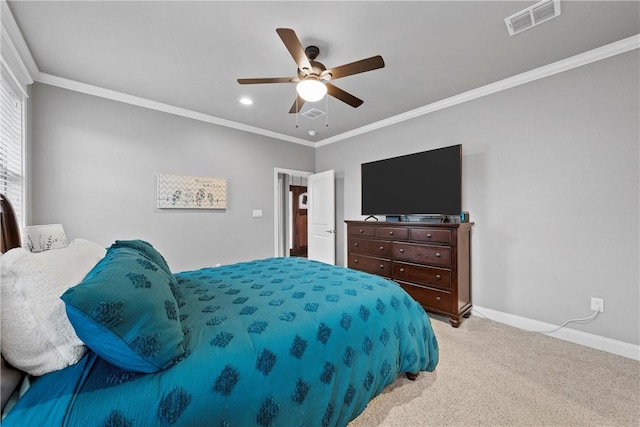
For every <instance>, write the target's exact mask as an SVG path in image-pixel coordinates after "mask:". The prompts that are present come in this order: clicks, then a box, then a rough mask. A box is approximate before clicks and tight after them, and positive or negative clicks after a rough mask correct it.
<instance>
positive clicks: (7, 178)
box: [0, 68, 24, 228]
mask: <svg viewBox="0 0 640 427" xmlns="http://www.w3.org/2000/svg"><path fill="white" fill-rule="evenodd" d="M7 74H8V73H6V71H5V69H4V68H3V69H2V73H0V113H1V114H0V192H2V193H3V194H4V195H6V196H7V197H8V198H9V200H10V201H11V204H12V205H13V209H14V210H15V212H16V217H17V218H18V223H19V224H20V227H21V228H22V226H23V225H24V221H23V218H24V217H23V215H24V167H23V165H24V162H23V134H24V132H23V129H24V126H23V117H24V116H23V108H22V106H23V98H22V96H21V92H20V91H18V90H17V89H16V87H15V85H13V84H12V81H11V79H10V78H9V76H8V75H7Z"/></svg>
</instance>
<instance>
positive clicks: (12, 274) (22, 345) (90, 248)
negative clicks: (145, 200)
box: [0, 239, 106, 375]
mask: <svg viewBox="0 0 640 427" xmlns="http://www.w3.org/2000/svg"><path fill="white" fill-rule="evenodd" d="M105 253H106V249H105V248H103V247H102V246H100V245H98V244H97V243H93V242H90V241H88V240H84V239H76V240H74V241H73V242H71V244H69V246H67V247H66V248H62V249H53V250H49V251H45V252H40V253H31V252H29V251H28V250H26V249H24V248H16V249H12V250H10V251H8V252H7V253H5V254H4V256H2V257H1V258H0V264H1V265H0V271H1V280H0V283H1V288H2V299H1V300H0V301H1V304H2V323H1V331H0V332H1V335H0V339H1V344H0V346H1V350H2V355H3V356H4V357H5V359H6V360H7V362H9V363H10V364H11V365H13V366H14V367H16V368H18V369H21V370H23V371H25V372H27V373H29V374H31V375H43V374H46V373H47V372H52V371H57V370H59V369H62V368H65V367H67V366H69V365H73V364H74V363H77V362H78V361H79V360H80V358H81V357H82V356H83V355H84V354H85V353H86V351H87V349H86V347H85V346H84V345H83V343H82V341H80V339H79V338H78V336H77V335H76V333H75V331H74V329H73V326H71V323H70V322H69V319H68V318H67V314H66V311H65V307H64V302H63V301H62V300H61V299H60V296H61V295H62V294H63V293H64V292H65V291H66V290H67V289H69V288H70V287H73V286H75V285H77V284H78V283H80V282H81V281H82V279H84V277H85V276H86V275H87V273H88V272H89V271H90V270H91V269H92V268H93V267H94V266H95V265H96V264H97V263H98V261H100V260H101V259H102V258H103V257H104V255H105Z"/></svg>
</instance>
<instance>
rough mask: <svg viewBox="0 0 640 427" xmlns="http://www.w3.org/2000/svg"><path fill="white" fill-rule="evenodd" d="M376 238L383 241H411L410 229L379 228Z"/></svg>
mask: <svg viewBox="0 0 640 427" xmlns="http://www.w3.org/2000/svg"><path fill="white" fill-rule="evenodd" d="M376 237H379V238H381V239H399V240H409V229H408V228H406V227H378V233H377V235H376Z"/></svg>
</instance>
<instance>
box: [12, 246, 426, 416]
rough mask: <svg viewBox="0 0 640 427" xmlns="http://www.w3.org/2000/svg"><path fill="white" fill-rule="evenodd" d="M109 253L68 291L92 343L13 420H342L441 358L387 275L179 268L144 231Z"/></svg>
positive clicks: (23, 402) (297, 267)
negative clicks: (176, 269) (404, 377)
mask: <svg viewBox="0 0 640 427" xmlns="http://www.w3.org/2000/svg"><path fill="white" fill-rule="evenodd" d="M79 243H82V244H84V245H85V246H86V245H89V243H86V242H83V241H80V242H78V243H77V244H74V243H72V244H71V245H70V247H72V248H73V247H76V246H78V244H79ZM80 246H82V245H80ZM94 249H95V248H94ZM21 250H22V249H19V248H18V249H14V250H13V251H21ZM65 250H67V249H66V248H65V249H56V250H54V251H65ZM74 250H78V247H76V248H75V249H74ZM13 251H10V252H8V253H6V254H5V255H3V257H2V261H3V263H5V267H7V266H8V267H7V268H6V269H9V270H10V269H11V268H12V262H13V261H12V260H13V259H14V258H16V256H15V255H12V253H13ZM102 251H104V254H103V255H102V256H101V257H98V256H97V254H100V253H101V252H100V251H97V249H96V251H95V253H94V257H95V258H99V260H98V262H97V263H95V262H91V261H89V263H90V264H95V265H93V266H92V267H91V268H90V270H89V272H88V273H86V275H85V276H84V278H83V279H81V281H80V282H79V283H78V284H77V285H75V286H70V287H69V288H68V289H67V290H65V291H64V292H63V293H62V297H61V299H62V300H61V304H62V309H63V310H64V311H65V314H66V318H65V319H63V320H64V321H65V322H66V321H68V322H70V324H71V326H72V327H73V331H74V332H75V333H76V334H77V339H78V340H79V341H81V344H82V349H83V352H82V353H81V354H79V355H77V361H75V362H73V363H68V366H65V367H63V368H61V369H57V370H53V371H51V372H47V373H46V374H43V375H40V376H37V378H35V380H34V381H32V385H31V387H30V388H29V390H28V391H27V392H26V393H25V394H24V395H23V396H22V397H21V398H20V399H19V400H18V401H17V403H16V404H15V406H13V408H12V409H11V411H10V412H9V413H8V414H7V416H6V417H5V418H4V420H3V422H2V424H3V426H5V427H11V426H25V425H29V426H39V425H47V426H53V425H72V426H73V425H78V426H80V425H81V426H157V425H176V426H178V425H180V426H197V425H207V426H218V425H220V426H250V425H256V426H293V425H307V426H334V425H335V426H343V425H346V424H347V423H348V422H349V421H350V420H352V419H354V418H355V417H357V416H358V415H359V414H360V413H361V412H362V411H363V410H364V408H365V407H366V405H367V403H368V402H369V401H370V400H371V399H372V398H373V397H375V396H376V395H377V394H379V393H380V392H381V391H382V389H383V388H384V387H385V386H386V385H388V384H391V383H392V382H394V381H395V379H396V378H397V376H398V375H400V374H407V376H409V377H410V378H415V376H416V375H417V374H418V373H419V372H420V371H433V370H434V369H435V367H436V365H437V362H438V346H437V340H436V337H435V335H434V332H433V329H432V328H431V323H430V319H429V317H428V316H427V314H426V313H425V311H424V309H423V308H422V307H421V306H420V305H419V304H417V303H416V302H415V301H414V300H413V299H412V298H411V297H410V296H409V295H408V294H407V293H406V292H405V291H404V290H402V288H401V287H400V286H398V285H397V284H395V283H394V282H392V281H388V280H386V279H383V278H381V277H378V276H375V275H370V274H367V273H362V272H358V271H355V270H350V269H348V268H343V267H338V266H333V265H327V264H323V263H320V262H315V261H311V260H307V259H304V258H294V257H290V258H267V259H259V260H253V261H249V262H241V263H237V264H232V265H226V266H221V267H213V268H203V269H199V270H195V271H187V272H181V273H177V274H173V273H171V271H170V270H169V269H168V266H167V265H166V262H165V261H164V258H163V257H162V255H161V254H160V253H159V252H158V251H156V250H155V249H154V248H153V246H152V245H150V244H148V243H147V242H144V241H141V240H128V241H116V242H115V243H114V244H113V245H111V247H109V248H108V249H107V250H106V251H105V250H104V249H102ZM50 252H53V251H50ZM23 255H24V254H23ZM35 255H37V254H32V255H25V257H26V258H28V257H29V256H32V257H33V256H35ZM42 255H44V253H43V254H42ZM49 256H51V255H49ZM56 256H57V255H56ZM56 263H57V264H56V265H59V261H58V260H56ZM85 268H86V267H85ZM3 274H5V272H3ZM4 286H5V285H4V284H3V287H4ZM4 312H5V299H3V313H4ZM3 320H5V319H4V318H3ZM3 325H4V322H3ZM3 328H4V326H3ZM3 332H4V329H3ZM5 347H6V345H5V343H4V338H3V347H2V352H3V353H5V350H8V349H7V348H5ZM73 348H77V347H73ZM69 354H73V351H70V352H69ZM7 356H8V354H7ZM49 359H50V358H48V359H47V360H45V362H44V363H48V360H49ZM7 360H8V361H9V363H11V364H13V363H12V360H13V361H15V357H14V358H13V359H12V360H10V359H9V358H7ZM34 365H37V364H34ZM30 369H31V368H30Z"/></svg>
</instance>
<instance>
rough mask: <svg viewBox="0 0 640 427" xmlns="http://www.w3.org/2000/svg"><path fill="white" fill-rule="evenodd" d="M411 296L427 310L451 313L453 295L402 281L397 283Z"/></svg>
mask: <svg viewBox="0 0 640 427" xmlns="http://www.w3.org/2000/svg"><path fill="white" fill-rule="evenodd" d="M397 282H398V284H399V285H400V286H402V288H403V289H404V290H405V291H407V293H408V294H409V295H411V296H412V297H413V299H415V300H416V301H418V302H419V303H420V305H422V306H423V307H425V308H426V309H427V310H429V309H431V310H433V311H442V312H445V313H448V312H450V311H451V293H450V292H446V291H440V290H437V289H431V288H423V287H422V286H416V285H412V284H411V283H406V282H402V281H399V280H398V281H397Z"/></svg>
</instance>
